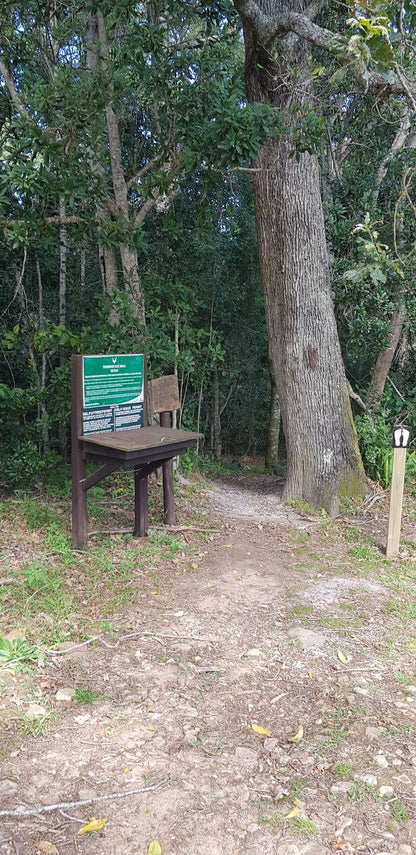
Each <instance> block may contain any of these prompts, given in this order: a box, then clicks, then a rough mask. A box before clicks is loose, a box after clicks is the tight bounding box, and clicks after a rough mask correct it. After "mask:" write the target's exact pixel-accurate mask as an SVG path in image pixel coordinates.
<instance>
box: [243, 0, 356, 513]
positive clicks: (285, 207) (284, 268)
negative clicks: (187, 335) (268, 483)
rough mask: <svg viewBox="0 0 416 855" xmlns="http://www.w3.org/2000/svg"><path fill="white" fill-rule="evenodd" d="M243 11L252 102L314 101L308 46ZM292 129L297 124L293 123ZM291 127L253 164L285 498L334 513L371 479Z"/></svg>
mask: <svg viewBox="0 0 416 855" xmlns="http://www.w3.org/2000/svg"><path fill="white" fill-rule="evenodd" d="M235 5H236V6H237V8H239V9H240V11H241V12H242V13H243V24H244V39H245V48H246V89H247V96H248V99H249V101H250V102H256V101H258V102H263V103H268V104H270V105H272V106H273V107H276V108H277V109H279V110H282V109H285V108H286V107H289V106H290V105H292V106H293V105H296V106H298V107H299V110H301V109H302V107H303V106H304V105H305V103H306V102H309V103H311V102H312V100H313V91H312V84H311V81H310V79H309V73H308V65H307V56H308V54H309V49H308V46H307V44H306V43H305V42H304V40H303V39H302V38H299V37H296V36H295V35H294V34H293V33H290V34H288V35H284V34H283V33H282V34H281V35H277V36H276V35H275V34H273V37H272V38H271V40H270V41H269V42H268V43H267V42H266V41H265V39H264V32H263V33H262V32H260V31H259V30H258V29H257V28H256V26H255V22H254V21H253V19H251V20H250V19H249V18H247V17H245V16H244V8H243V7H245V6H246V4H245V3H244V2H243V3H241V2H239V3H236V4H235ZM249 5H250V6H255V7H256V9H257V10H260V12H261V13H262V14H264V16H266V17H267V18H271V17H272V16H276V15H278V14H279V13H284V14H287V13H291V12H297V11H301V10H302V5H301V2H299V0H287V2H285V3H284V2H281V0H261V2H258V3H255V4H251V3H249ZM292 130H293V129H292ZM293 148H294V143H293V137H292V133H291V132H289V133H288V134H287V135H286V136H285V137H284V138H282V139H281V140H280V141H279V142H274V141H272V140H269V141H267V142H266V144H265V145H264V146H263V148H262V149H261V150H260V152H259V154H258V156H257V159H256V162H255V164H254V166H255V168H256V171H255V172H254V178H253V182H254V202H255V214H256V227H257V237H258V245H259V256H260V267H261V276H262V283H263V290H264V298H265V307H266V320H267V327H268V335H269V344H270V355H271V360H272V365H273V371H274V375H275V378H276V385H277V390H278V396H279V401H280V407H281V414H282V423H283V430H284V434H285V439H286V448H287V462H288V471H287V480H286V485H285V491H284V495H285V497H286V498H288V499H304V500H305V501H307V502H309V503H311V504H313V505H314V506H318V507H323V508H325V509H326V510H327V511H328V513H330V514H335V513H337V511H338V508H339V503H340V498H341V497H342V496H343V495H356V496H358V495H361V494H363V492H364V490H365V475H364V470H363V466H362V462H361V457H360V453H359V449H358V443H357V437H356V433H355V428H354V423H353V419H352V414H351V408H350V402H349V395H348V387H347V381H346V377H345V371H344V366H343V362H342V357H341V350H340V346H339V340H338V334H337V328H336V323H335V316H334V311H333V305H332V299H331V293H330V271H329V262H328V252H327V246H326V239H325V227H324V218H323V210H322V202H321V195H320V180H319V171H318V163H317V158H316V156H315V155H311V154H308V153H302V154H301V155H300V156H298V157H294V156H292V150H293Z"/></svg>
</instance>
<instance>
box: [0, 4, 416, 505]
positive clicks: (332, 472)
mask: <svg viewBox="0 0 416 855" xmlns="http://www.w3.org/2000/svg"><path fill="white" fill-rule="evenodd" d="M415 27H416V14H415V11H414V7H413V4H412V3H411V2H409V0H401V2H400V3H399V4H397V3H384V2H378V0H361V2H356V3H345V4H339V3H333V2H329V0H328V2H322V3H318V4H314V5H313V8H312V6H311V7H307V8H306V7H304V4H303V3H300V2H297V0H287V2H268V1H267V2H266V0H263V2H252V0H235V3H234V4H233V3H231V2H226V0H224V2H215V3H209V4H204V3H199V2H196V0H194V2H186V3H185V2H181V0H171V1H170V0H160V2H148V3H137V2H133V0H115V2H112V3H111V4H109V3H106V2H100V3H92V2H91V3H88V4H84V3H83V4H81V3H78V2H72V0H71V2H60V0H45V1H44V2H41V0H37V2H35V0H28V2H24V3H23V2H13V0H12V2H9V3H8V4H7V8H2V9H1V10H0V219H1V224H2V229H1V232H0V253H1V260H2V264H1V268H0V279H1V291H0V341H1V349H2V361H1V368H0V434H1V439H2V445H3V455H4V465H3V470H2V485H3V486H6V487H11V488H13V487H16V486H22V485H24V484H28V485H29V484H30V483H33V482H35V481H39V480H41V479H42V477H44V476H46V474H47V472H48V471H49V469H50V467H53V466H56V465H59V463H60V461H61V460H62V459H63V460H66V459H67V458H68V450H69V440H70V437H69V422H70V389H69V386H70V355H71V354H72V353H100V352H145V353H146V354H147V357H148V367H149V376H157V375H160V374H165V373H171V372H173V371H175V372H177V373H178V378H179V386H180V391H181V402H182V409H181V413H180V423H181V424H182V425H183V426H185V427H190V428H192V429H196V430H201V431H202V432H203V433H204V435H205V441H204V444H203V451H204V453H205V454H210V455H212V456H213V457H215V458H221V455H223V454H227V455H232V456H235V457H238V456H241V455H252V456H262V455H264V454H266V452H267V460H268V465H269V466H270V467H272V468H274V469H275V470H276V468H278V467H282V466H284V465H285V462H286V460H287V467H288V480H287V484H288V485H289V486H288V497H289V498H306V499H308V500H311V501H312V502H313V503H314V504H317V505H321V506H324V507H326V508H327V509H328V510H329V511H330V512H336V509H337V502H338V500H339V498H340V496H341V493H342V492H343V491H344V492H346V493H348V491H350V493H354V492H355V493H356V494H358V493H359V492H360V491H362V490H363V489H364V481H363V478H362V475H361V474H360V471H361V472H362V470H360V467H361V459H360V455H359V453H358V446H357V445H356V434H355V430H357V431H358V439H359V443H360V449H361V455H362V459H363V462H364V467H365V470H366V472H367V474H368V475H370V476H371V477H372V478H374V479H380V480H382V481H384V482H385V481H386V480H387V478H388V474H389V461H390V459H391V453H390V436H391V429H392V426H393V424H394V423H397V422H407V423H409V424H410V425H413V426H414V425H415V422H416V418H415V413H416V388H415V382H414V376H415V358H416V357H415V350H416V340H415V335H416V333H415V316H416V300H415V282H414V280H415V239H416V235H415V212H416V207H415V205H416V200H415V193H414V186H415V168H416V164H415V151H416V128H415V108H416V83H415V71H416V69H415V64H416V53H415V51H416V39H415ZM267 200H269V206H267V204H266V203H267ZM282 271H283V273H282ZM338 353H339V355H338ZM350 401H351V405H352V410H351V409H350ZM308 407H309V410H310V412H309V410H308ZM352 417H354V422H355V427H354V424H353V422H352ZM280 420H282V425H283V430H282V431H280V440H279V424H280ZM320 446H322V455H321V457H320V452H319V448H320ZM339 449H341V451H339ZM341 452H342V453H341ZM312 458H313V459H314V461H315V463H314V467H315V468H314V469H313V468H312V463H311V461H312ZM301 471H302V473H303V475H302V478H300V476H299V473H300V472H301ZM305 473H306V474H305ZM353 475H354V478H353V477H352V476H353ZM353 480H354V485H352V481H353ZM344 488H345V489H344ZM350 488H351V489H350Z"/></svg>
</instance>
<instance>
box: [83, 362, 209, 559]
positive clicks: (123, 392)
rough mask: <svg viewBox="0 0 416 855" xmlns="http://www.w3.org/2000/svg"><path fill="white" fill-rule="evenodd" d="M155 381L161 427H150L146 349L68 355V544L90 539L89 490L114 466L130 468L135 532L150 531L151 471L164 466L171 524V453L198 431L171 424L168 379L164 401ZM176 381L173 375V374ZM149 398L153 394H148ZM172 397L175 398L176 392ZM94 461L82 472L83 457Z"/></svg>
mask: <svg viewBox="0 0 416 855" xmlns="http://www.w3.org/2000/svg"><path fill="white" fill-rule="evenodd" d="M162 379H163V378H158V380H155V381H152V383H154V394H153V398H154V410H153V411H154V412H159V413H160V426H159V425H154V426H153V425H152V426H151V427H148V426H147V387H146V366H145V359H144V356H143V354H110V355H100V356H72V358H71V398H72V417H71V431H72V545H73V547H74V548H75V549H83V548H85V547H86V545H87V540H88V512H87V491H88V490H89V488H90V487H94V486H95V484H98V482H99V481H101V480H102V479H103V478H105V477H106V476H107V475H110V474H111V472H114V470H115V469H133V470H134V529H133V534H135V535H136V536H137V537H144V536H145V535H146V534H147V529H148V525H149V523H148V482H147V479H148V476H149V475H150V474H151V473H152V472H154V471H155V470H156V469H158V468H159V467H162V469H163V493H164V509H165V521H166V522H168V523H169V524H170V525H172V524H174V522H175V504H174V494H173V466H172V461H173V458H174V457H177V456H178V455H180V454H183V453H184V452H185V451H187V449H188V448H189V447H190V446H192V445H195V444H196V442H197V440H198V438H199V437H200V436H201V434H199V433H193V432H191V431H184V430H176V429H173V428H171V427H170V426H169V425H170V412H169V410H171V409H176V408H177V407H178V406H179V401H177V400H176V399H175V395H174V394H173V395H172V388H173V385H172V382H171V378H170V380H169V381H168V383H167V386H168V388H169V393H170V394H169V396H168V398H167V399H165V400H166V403H164V402H163V395H161V380H162ZM175 382H176V378H175ZM150 397H151V399H152V394H151V396H150ZM176 397H177V396H176ZM88 461H90V462H92V463H95V464H97V466H98V468H97V469H95V471H94V472H92V473H91V474H90V475H87V462H88Z"/></svg>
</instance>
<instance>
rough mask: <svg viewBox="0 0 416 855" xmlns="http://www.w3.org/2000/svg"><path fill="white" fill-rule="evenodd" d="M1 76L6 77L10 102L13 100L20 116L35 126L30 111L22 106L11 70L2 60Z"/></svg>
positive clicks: (0, 63) (0, 64) (0, 66)
mask: <svg viewBox="0 0 416 855" xmlns="http://www.w3.org/2000/svg"><path fill="white" fill-rule="evenodd" d="M0 74H2V75H3V77H4V81H5V84H6V86H7V89H8V91H9V95H10V100H11V102H12V104H13V106H14V107H15V108H16V110H17V112H18V113H19V115H20V116H23V118H24V119H27V120H28V121H29V122H31V124H34V122H33V119H32V118H31V116H29V113H28V111H27V110H26V108H25V107H24V105H23V104H22V102H21V100H20V98H19V95H18V92H17V89H16V87H15V85H14V81H13V77H12V75H11V73H10V71H9V69H8V68H6V66H5V64H4V62H3V61H2V60H1V59H0Z"/></svg>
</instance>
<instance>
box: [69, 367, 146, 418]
mask: <svg viewBox="0 0 416 855" xmlns="http://www.w3.org/2000/svg"><path fill="white" fill-rule="evenodd" d="M143 378H144V367H143V354H109V355H108V356H84V357H83V379H82V390H83V392H82V394H83V413H82V422H83V433H84V434H89V433H107V432H109V431H110V432H111V431H116V430H129V429H133V428H137V427H142V426H143V410H144V383H143Z"/></svg>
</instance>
